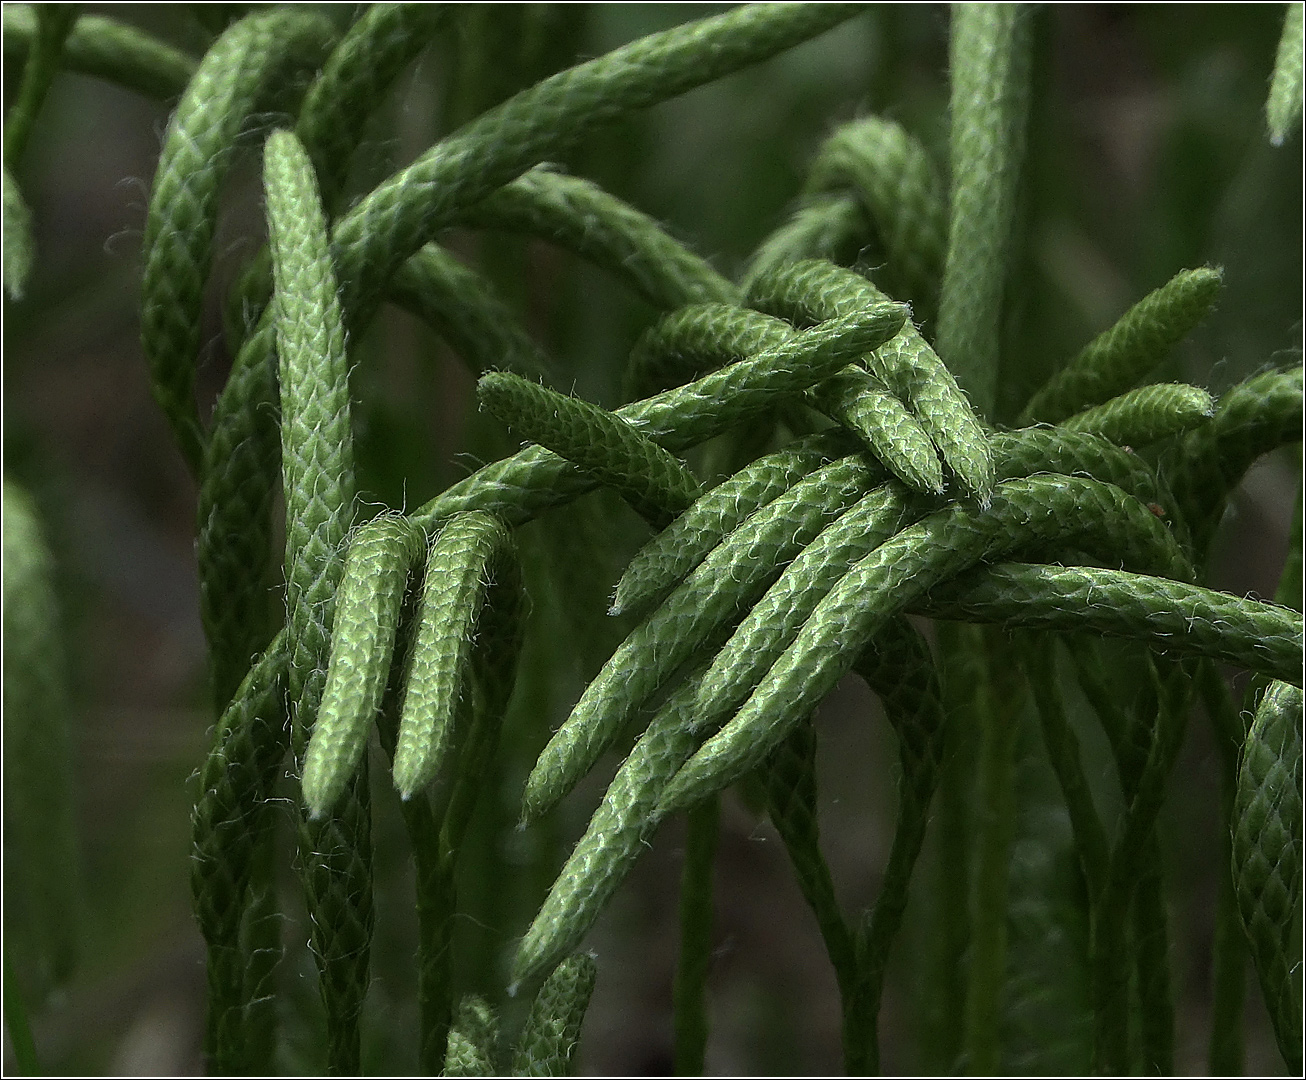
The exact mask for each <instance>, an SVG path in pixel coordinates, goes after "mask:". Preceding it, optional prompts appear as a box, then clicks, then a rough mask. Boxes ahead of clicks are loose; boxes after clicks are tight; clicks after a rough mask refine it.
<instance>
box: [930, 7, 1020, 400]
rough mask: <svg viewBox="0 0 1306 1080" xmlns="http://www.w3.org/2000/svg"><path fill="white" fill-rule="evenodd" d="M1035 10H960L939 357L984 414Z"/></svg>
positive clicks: (994, 368) (993, 371) (993, 389)
mask: <svg viewBox="0 0 1306 1080" xmlns="http://www.w3.org/2000/svg"><path fill="white" fill-rule="evenodd" d="M1029 19H1030V13H1029V10H1028V9H1027V8H1026V7H1025V6H1024V5H1022V4H953V5H952V39H951V45H950V54H951V61H952V101H951V112H952V134H951V160H952V209H951V222H950V226H949V231H948V257H947V262H946V265H945V267H944V271H943V288H942V292H941V294H940V297H939V333H938V341H937V345H938V351H939V355H940V356H941V357H943V360H944V362H945V363H946V364H947V365H948V367H949V368H950V369H951V370H952V373H953V374H954V375H955V376H956V377H957V382H958V384H959V385H960V386H961V388H962V389H963V390H965V391H966V392H967V393H968V394H969V395H970V399H971V402H972V404H973V405H974V406H975V408H976V410H977V411H978V412H979V413H981V414H982V415H985V414H990V413H992V411H993V404H994V400H995V398H996V394H997V378H998V328H999V325H1000V321H1001V311H1002V286H1003V278H1004V276H1005V272H1006V262H1007V259H1006V256H1007V246H1008V241H1009V239H1010V234H1011V227H1012V222H1013V220H1014V217H1015V207H1016V186H1017V182H1018V180H1019V178H1020V169H1021V164H1022V162H1023V160H1024V156H1025V126H1026V125H1025V121H1026V116H1027V114H1028V112H1029V66H1030V33H1029Z"/></svg>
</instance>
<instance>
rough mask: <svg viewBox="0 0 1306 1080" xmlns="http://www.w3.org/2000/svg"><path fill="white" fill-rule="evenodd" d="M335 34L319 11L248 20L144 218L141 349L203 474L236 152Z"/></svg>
mask: <svg viewBox="0 0 1306 1080" xmlns="http://www.w3.org/2000/svg"><path fill="white" fill-rule="evenodd" d="M333 33H334V31H333V28H332V26H331V24H330V22H329V21H327V20H325V19H324V18H323V17H322V16H321V15H320V14H318V13H316V12H310V11H307V10H302V9H276V10H271V11H260V12H255V13H254V14H252V15H248V16H246V17H245V18H244V19H242V20H241V21H240V22H238V23H236V24H234V25H233V26H232V27H231V28H230V29H229V30H227V31H226V33H224V34H223V35H222V37H221V38H219V39H218V41H217V42H216V43H215V44H214V46H213V48H211V49H210V50H209V52H208V53H207V54H206V55H205V57H204V60H203V61H202V62H201V64H200V67H199V70H198V71H196V73H195V77H194V78H193V79H192V80H191V81H190V83H189V84H188V85H187V87H186V93H185V94H184V95H183V97H182V100H181V103H180V104H179V105H178V106H177V111H176V112H175V113H174V114H173V117H172V121H171V123H170V124H169V125H168V134H167V136H166V137H165V139H164V144H163V152H162V154H161V155H160V158H159V169H158V172H157V173H156V175H155V178H154V188H153V191H152V192H151V195H150V209H149V214H148V216H147V217H146V221H145V242H144V251H143V258H144V263H145V266H144V271H143V277H142V282H141V345H142V348H143V349H144V352H145V358H146V360H147V361H148V363H149V367H150V378H151V384H152V389H153V391H154V397H155V400H156V401H157V402H158V403H159V406H160V408H162V409H163V412H164V415H165V416H166V417H167V419H168V422H169V424H171V426H172V429H173V434H174V436H175V437H176V439H177V441H178V444H179V445H180V447H181V451H182V456H183V457H184V458H185V460H186V462H187V464H189V465H190V466H191V468H192V469H195V470H198V468H199V465H200V459H201V454H202V447H203V444H204V435H203V432H202V430H201V427H200V422H199V410H198V407H197V405H196V402H195V389H194V387H195V364H196V358H197V357H198V355H199V348H200V335H201V333H202V323H203V320H202V318H201V315H202V313H203V303H204V283H205V281H206V280H207V279H208V272H209V262H210V260H211V258H212V248H213V235H214V231H215V229H216V228H217V214H218V191H219V189H220V187H221V184H222V179H223V177H224V176H225V175H226V173H227V171H228V169H229V168H230V165H231V161H232V155H231V146H232V144H233V143H234V142H235V141H236V137H237V136H238V135H239V134H240V133H241V132H242V130H243V129H244V127H245V125H246V124H248V123H249V120H250V117H251V115H252V114H253V113H254V112H255V110H256V109H258V108H261V107H266V104H267V102H268V99H269V97H270V96H271V95H273V94H275V93H278V92H283V91H284V88H285V85H286V79H287V76H288V75H289V74H290V73H291V72H293V71H295V70H311V69H312V68H313V67H314V66H315V65H316V64H318V63H319V62H320V61H321V59H322V57H323V55H324V54H325V52H326V50H327V47H328V45H329V44H330V42H331V38H332V36H333Z"/></svg>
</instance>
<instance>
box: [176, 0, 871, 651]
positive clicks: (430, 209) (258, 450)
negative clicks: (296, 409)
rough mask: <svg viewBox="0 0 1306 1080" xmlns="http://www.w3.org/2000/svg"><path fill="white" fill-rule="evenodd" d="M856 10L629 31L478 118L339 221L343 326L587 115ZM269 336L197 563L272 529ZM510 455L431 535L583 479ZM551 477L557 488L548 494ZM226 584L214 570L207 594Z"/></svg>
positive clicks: (357, 319)
mask: <svg viewBox="0 0 1306 1080" xmlns="http://www.w3.org/2000/svg"><path fill="white" fill-rule="evenodd" d="M859 10H860V9H859V7H858V6H857V5H851V4H849V5H838V4H826V5H819V6H816V5H812V6H800V5H788V4H760V5H752V6H750V7H748V8H744V9H741V10H739V11H733V12H729V13H727V14H725V15H722V16H717V17H715V18H710V19H705V20H701V21H699V22H696V23H692V24H689V25H687V26H682V27H676V28H674V29H672V30H669V31H666V32H664V33H661V34H654V35H650V36H648V37H646V38H643V39H640V40H638V41H635V42H632V43H631V44H629V45H627V46H624V47H622V48H620V49H617V50H615V51H614V52H612V53H609V54H607V55H605V56H602V57H599V58H598V59H596V60H593V61H589V62H587V63H585V64H581V65H579V66H577V67H575V68H572V69H570V70H568V71H565V72H562V73H560V74H558V75H555V76H553V77H551V78H550V79H547V80H545V81H544V82H542V83H540V84H538V85H537V86H535V87H532V88H530V89H528V90H526V91H523V92H522V93H520V94H518V95H516V96H515V97H514V98H512V99H511V100H509V101H507V102H505V103H504V104H503V105H501V106H499V107H497V108H495V109H493V110H491V111H490V112H488V113H486V114H484V115H483V116H481V117H478V118H477V119H476V120H475V121H473V122H471V123H470V124H468V125H466V126H465V127H464V128H463V129H461V130H460V131H458V132H456V133H455V134H454V135H452V136H450V137H449V138H447V139H445V140H443V141H442V142H440V143H439V144H437V145H436V146H434V147H432V148H431V149H430V150H429V151H427V153H426V154H424V155H422V157H421V158H420V159H419V160H418V161H417V162H414V164H413V165H412V166H410V167H409V168H407V169H405V170H403V171H401V172H400V173H398V174H396V176H394V177H392V178H391V179H390V180H389V181H387V182H386V183H385V184H383V185H381V187H380V188H378V189H377V190H376V191H374V192H373V193H372V194H371V195H370V196H368V197H367V198H366V199H364V200H363V201H362V202H361V203H360V204H359V205H358V206H356V207H355V208H354V210H353V211H351V212H350V214H348V215H346V217H345V218H344V219H343V220H342V221H341V222H340V223H339V225H338V226H337V228H336V231H335V234H334V238H333V246H334V253H335V258H336V262H337V271H338V274H339V277H340V280H341V282H342V284H343V287H344V289H345V303H344V305H343V307H344V310H345V312H346V317H347V318H348V319H349V320H350V325H351V326H356V327H357V326H362V325H365V324H366V323H367V321H368V319H369V318H370V317H371V314H372V312H373V310H374V308H375V304H376V301H377V299H378V298H379V294H380V293H381V292H382V291H383V290H384V289H385V288H386V286H387V285H388V282H389V280H390V279H391V277H392V275H393V272H394V270H395V268H397V267H398V266H399V265H400V264H402V263H403V262H405V261H406V260H407V259H408V258H409V257H410V256H411V255H413V254H414V253H415V252H416V251H418V250H419V249H420V248H421V247H422V246H423V245H424V244H426V243H427V242H429V241H430V240H432V239H433V238H434V237H435V235H436V233H437V232H438V231H439V229H440V228H443V227H445V226H447V225H449V224H451V223H452V222H453V221H454V220H455V219H456V215H457V214H458V213H459V212H460V211H462V210H464V209H466V208H468V207H470V206H471V205H472V204H474V203H476V202H478V201H480V200H481V199H484V198H486V197H487V196H489V195H491V194H493V193H494V192H495V191H496V190H497V189H498V188H500V187H502V186H503V185H504V184H505V183H508V182H511V181H512V180H513V179H515V178H516V177H517V176H518V175H520V174H521V173H523V172H525V171H526V170H527V169H529V168H531V167H532V166H534V165H536V164H538V163H539V162H540V161H542V160H545V159H546V158H549V157H552V156H556V155H558V154H559V153H561V152H562V151H563V150H565V149H566V147H567V146H569V145H571V143H572V142H574V141H575V140H576V139H577V138H579V137H580V136H581V135H582V134H583V133H584V132H585V131H587V130H589V128H590V127H592V126H593V125H594V124H597V123H601V122H604V121H610V120H612V119H614V118H616V117H617V116H620V115H622V114H623V113H625V112H629V111H632V110H635V109H639V108H644V107H647V106H649V105H651V104H654V103H655V102H657V101H660V100H663V99H665V98H668V97H673V96H675V95H677V94H679V93H683V92H684V91H686V90H688V89H690V88H692V87H693V86H697V85H700V84H701V83H704V82H710V81H712V80H713V79H715V78H718V77H720V76H721V75H724V74H726V73H728V72H730V71H733V70H736V69H738V68H740V67H745V66H747V65H749V64H751V63H756V62H759V61H761V60H764V59H766V58H767V57H769V56H772V55H774V54H776V53H778V52H781V51H783V50H784V49H785V48H788V47H789V46H791V45H793V44H796V43H798V42H799V41H803V40H806V39H807V38H809V37H812V36H815V35H817V34H820V33H822V32H823V31H825V30H827V29H829V28H830V27H832V26H834V25H836V24H837V23H838V22H840V21H842V20H844V19H847V18H849V17H851V16H852V15H854V14H856V13H857V12H858V11H859ZM272 347H273V342H272V335H271V333H270V332H268V327H267V325H266V320H263V321H261V322H260V323H259V325H258V326H257V327H256V328H255V330H254V331H253V332H252V333H251V335H250V338H249V339H248V340H247V341H246V342H245V343H244V345H243V346H242V348H241V350H240V353H239V354H238V356H237V358H236V361H235V364H234V365H233V370H232V375H231V377H230V382H231V385H229V387H228V392H224V394H223V395H222V396H221V397H220V398H219V402H218V407H217V409H216V410H215V413H214V425H213V426H214V439H215V441H220V442H221V444H222V446H223V447H224V448H225V450H226V452H225V453H217V452H210V453H209V454H208V455H207V459H206V462H205V465H206V467H205V470H204V476H203V479H202V486H201V499H200V504H201V505H200V515H199V520H200V523H201V561H202V562H210V561H212V562H219V563H224V564H225V563H226V562H227V561H228V560H226V559H225V558H223V557H222V556H220V555H219V556H217V557H216V558H212V559H211V558H210V557H209V556H207V555H206V554H205V553H204V551H203V548H204V544H205V539H206V538H207V539H209V540H211V541H213V542H215V543H219V544H221V543H225V542H228V541H229V539H230V538H234V537H241V536H245V535H253V536H262V535H270V534H271V529H272V524H271V518H272V507H273V501H274V487H275V476H274V474H273V473H272V472H270V471H269V470H268V469H267V467H266V466H267V462H268V460H269V458H270V457H271V456H272V455H274V454H275V450H274V449H273V446H270V445H269V442H268V439H267V431H266V428H267V426H268V425H267V424H266V423H265V419H266V417H267V416H268V414H269V410H271V409H273V408H274V407H275V403H276V393H277V390H276V371H275V361H274V360H273V359H272ZM691 441H692V440H691ZM671 449H676V448H675V447H671ZM509 462H510V463H509V464H503V463H498V464H496V465H494V466H491V467H490V468H489V469H488V470H487V471H486V472H485V473H484V474H483V475H479V474H478V477H477V478H475V479H472V480H470V481H465V482H464V483H463V484H461V485H455V487H454V488H453V489H451V490H450V491H449V492H448V493H446V495H447V497H444V498H442V499H437V500H435V501H434V502H433V503H431V504H428V505H427V507H425V508H423V512H422V513H421V515H420V516H421V518H422V519H423V521H424V524H425V525H426V527H427V528H428V532H429V531H431V529H430V526H431V525H432V524H433V522H434V521H435V520H439V519H442V518H444V517H447V516H449V515H450V514H451V513H453V512H455V511H457V510H472V509H489V510H496V511H499V512H500V513H501V515H502V516H503V517H504V518H505V520H508V521H509V522H510V523H512V522H516V521H520V520H524V519H526V518H528V517H530V516H532V515H533V514H534V513H536V512H538V510H540V509H542V508H543V507H544V506H548V505H553V504H554V503H556V502H559V501H563V500H565V499H567V498H570V497H572V496H574V495H576V494H580V493H581V492H583V491H585V490H587V486H586V484H585V482H584V481H583V480H582V479H578V478H577V477H575V475H574V473H573V471H572V470H571V467H570V466H568V465H566V464H565V463H563V462H562V461H561V460H560V459H557V458H556V457H555V456H553V455H550V454H548V453H547V452H544V451H540V452H531V451H528V452H526V453H524V454H523V455H519V456H518V457H517V458H516V459H509ZM568 485H570V487H568ZM555 486H556V487H558V488H565V489H566V490H564V491H561V492H559V493H558V497H554V489H555ZM468 488H471V489H473V491H472V492H471V493H469V492H468ZM542 492H548V494H547V495H542ZM532 497H533V498H534V500H536V501H535V502H534V504H533V505H532ZM514 502H515V503H518V504H521V503H525V504H526V505H525V506H520V505H518V506H514V505H513V503H514ZM416 516H417V515H415V517H416ZM261 563H262V560H260V562H258V563H253V564H252V565H261ZM247 565H251V564H247ZM226 587H227V582H225V581H224V582H222V583H221V584H220V585H219V586H218V587H217V588H216V589H215V590H214V591H216V592H221V591H224V590H225V589H226ZM256 648H257V646H256ZM247 655H248V654H247Z"/></svg>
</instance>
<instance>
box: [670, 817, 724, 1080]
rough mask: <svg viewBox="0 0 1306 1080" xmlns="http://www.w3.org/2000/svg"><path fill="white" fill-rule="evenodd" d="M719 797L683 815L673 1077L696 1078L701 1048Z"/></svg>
mask: <svg viewBox="0 0 1306 1080" xmlns="http://www.w3.org/2000/svg"><path fill="white" fill-rule="evenodd" d="M720 819H721V799H720V797H719V796H716V795H714V796H712V798H710V799H704V800H703V802H701V803H699V804H698V806H696V807H694V809H693V810H691V811H690V812H689V832H688V835H687V837H686V839H685V869H684V872H683V874H682V876H681V879H680V963H679V965H678V966H677V968H676V982H675V987H674V989H673V991H672V1001H673V1008H674V1010H675V1029H676V1044H675V1058H674V1064H675V1073H676V1075H677V1076H701V1075H702V1074H703V1056H704V1052H705V1051H706V1049H707V969H708V963H709V961H710V960H711V958H712V863H713V861H714V860H715V858H716V845H717V826H718V824H719V822H720Z"/></svg>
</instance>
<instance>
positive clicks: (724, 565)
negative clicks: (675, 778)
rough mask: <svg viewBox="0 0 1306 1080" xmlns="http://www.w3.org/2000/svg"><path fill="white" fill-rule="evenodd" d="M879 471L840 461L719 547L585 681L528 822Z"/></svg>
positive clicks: (526, 801)
mask: <svg viewBox="0 0 1306 1080" xmlns="http://www.w3.org/2000/svg"><path fill="white" fill-rule="evenodd" d="M876 472H877V470H876V469H875V467H874V466H873V465H870V464H868V463H867V462H866V461H865V460H864V459H863V458H862V457H861V456H860V455H854V456H850V457H847V458H842V459H840V460H839V461H836V462H833V463H832V464H830V465H827V466H825V467H823V468H821V469H818V470H817V471H816V472H814V473H812V474H811V475H809V476H808V477H806V478H804V479H803V480H801V481H799V482H798V483H797V484H795V485H794V486H793V487H792V488H790V489H789V490H788V491H786V492H784V493H783V494H782V495H780V496H779V497H777V498H776V499H774V500H773V501H772V502H770V503H768V504H767V505H766V506H764V507H762V508H761V509H760V510H758V511H756V512H755V513H753V514H752V515H751V516H750V517H749V518H748V519H747V520H746V521H745V522H744V523H743V524H742V525H740V526H739V527H738V528H737V529H735V530H734V532H732V533H731V534H730V535H729V536H728V537H727V538H726V539H725V540H724V541H723V542H722V543H721V544H720V545H719V546H717V547H716V548H715V549H714V550H713V551H712V553H711V554H710V555H708V557H707V559H706V560H704V562H703V563H702V564H701V565H700V566H699V567H698V568H697V569H696V570H695V571H694V572H693V573H692V574H690V575H689V577H688V578H686V579H685V581H684V582H682V583H681V584H680V585H679V586H678V587H677V588H676V589H675V590H674V591H673V592H672V593H671V595H670V596H668V597H667V599H666V600H665V601H663V603H662V604H661V605H660V606H659V607H658V609H657V610H656V611H655V612H654V613H653V614H652V615H650V616H649V618H648V619H647V620H645V621H644V622H643V623H642V624H641V625H640V626H639V627H637V628H636V629H635V630H634V631H633V632H632V634H631V635H630V636H629V637H628V638H627V639H626V641H624V642H623V643H622V644H621V646H619V647H618V649H617V651H616V652H615V653H614V654H613V655H612V657H611V658H610V659H609V660H608V662H607V663H606V664H605V665H604V666H603V669H602V670H601V671H600V672H599V674H598V675H597V676H596V677H595V679H594V681H593V682H591V683H590V685H589V686H588V687H587V688H586V690H585V692H584V694H583V695H582V696H581V699H580V701H579V702H578V703H577V705H576V707H575V708H574V709H573V710H572V713H571V715H570V716H569V717H568V718H567V720H566V721H565V722H564V723H563V725H562V727H561V728H560V729H559V731H558V732H557V733H556V734H555V735H554V737H553V739H552V740H551V741H550V742H549V744H548V745H547V746H546V747H545V748H544V750H543V751H542V752H541V754H540V757H539V759H538V760H537V761H536V764H535V768H534V769H533V770H532V772H531V775H530V778H529V779H528V780H527V783H526V790H525V793H524V794H523V797H522V816H523V819H524V820H527V821H530V820H533V819H534V818H536V817H539V816H540V815H541V814H542V813H544V812H545V811H546V810H548V809H549V808H550V807H551V806H553V804H554V803H556V802H557V801H558V799H560V798H561V797H562V796H563V795H565V794H566V793H567V791H569V790H570V789H571V787H572V786H573V785H574V784H575V783H576V781H577V780H579V779H580V778H581V777H582V776H584V775H585V773H586V772H588V771H589V768H590V766H591V765H593V764H594V761H595V760H596V759H597V757H598V756H599V754H601V753H602V752H603V750H604V749H605V748H606V747H607V746H608V745H609V744H610V743H611V741H612V740H613V739H614V738H615V737H616V735H617V733H618V732H619V731H620V729H621V727H622V725H623V724H624V723H625V722H626V720H628V719H629V718H630V717H631V715H633V713H634V711H635V710H636V709H637V708H639V706H640V705H641V704H642V703H643V702H644V701H645V700H646V699H647V698H648V696H649V695H650V694H652V693H653V692H654V691H656V690H657V688H658V687H659V686H660V685H662V684H663V683H664V682H665V681H666V680H667V679H668V678H670V677H671V675H672V674H673V673H674V672H675V669H676V668H677V667H679V666H680V664H682V663H684V662H685V661H686V660H688V659H689V658H690V657H691V656H692V655H693V653H694V652H695V651H696V650H697V649H698V647H699V646H700V645H701V644H702V643H703V641H704V640H705V639H706V638H707V637H708V635H709V634H711V632H712V631H713V630H714V629H715V628H716V627H718V626H719V625H720V624H721V623H722V622H724V621H726V620H729V619H731V618H732V617H733V616H734V615H735V614H736V613H737V612H738V611H740V610H741V609H743V608H744V607H746V606H747V605H748V604H749V603H750V602H751V601H752V600H753V599H754V598H755V597H756V596H757V595H759V594H760V593H761V592H762V591H763V590H764V589H765V588H766V586H767V585H768V584H769V583H770V581H772V580H773V579H774V578H775V576H776V575H777V574H778V573H779V571H780V569H781V568H782V567H783V566H784V565H785V564H786V563H787V562H788V561H789V560H790V559H792V558H793V557H794V556H795V555H797V554H798V552H799V551H801V550H802V548H803V547H804V546H806V545H807V544H808V543H810V542H811V540H812V539H813V538H814V537H815V536H816V535H817V534H819V533H820V531H821V529H822V528H823V527H824V525H825V524H826V523H827V522H828V521H829V520H830V519H831V518H833V517H836V516H838V515H839V514H841V513H842V512H843V511H844V509H846V508H847V507H848V506H849V505H850V504H851V503H852V502H854V501H855V500H856V499H857V498H858V497H859V496H860V495H861V494H862V493H863V492H864V491H865V489H866V486H867V485H868V484H869V483H872V482H873V481H874V477H875V475H876Z"/></svg>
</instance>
